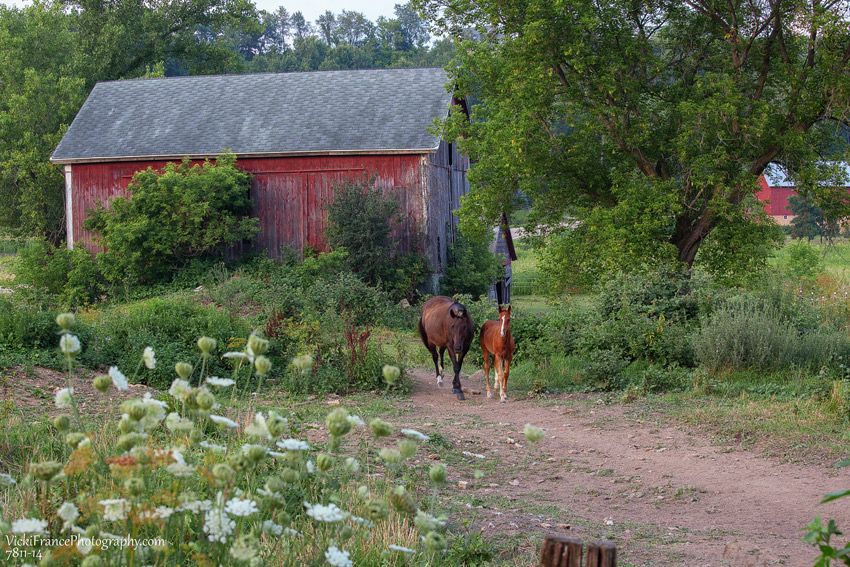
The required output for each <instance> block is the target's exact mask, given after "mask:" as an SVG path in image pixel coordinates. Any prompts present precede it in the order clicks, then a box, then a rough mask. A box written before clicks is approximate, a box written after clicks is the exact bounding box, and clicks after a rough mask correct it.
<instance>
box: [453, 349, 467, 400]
mask: <svg viewBox="0 0 850 567" xmlns="http://www.w3.org/2000/svg"><path fill="white" fill-rule="evenodd" d="M449 358H450V359H451V360H452V368H453V369H454V371H455V377H454V379H453V380H452V394H457V399H459V400H465V399H466V397H465V396H464V395H463V387H462V386H461V385H460V365H461V364H462V362H459V361H458V356H457V354H456V353H455V351H454V349H453V348H450V349H449ZM460 360H461V361H463V354H461V358H460Z"/></svg>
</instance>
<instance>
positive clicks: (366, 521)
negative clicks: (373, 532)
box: [351, 516, 375, 528]
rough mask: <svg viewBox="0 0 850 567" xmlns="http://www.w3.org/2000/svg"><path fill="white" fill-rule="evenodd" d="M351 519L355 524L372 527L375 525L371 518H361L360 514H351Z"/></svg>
mask: <svg viewBox="0 0 850 567" xmlns="http://www.w3.org/2000/svg"><path fill="white" fill-rule="evenodd" d="M351 521H352V522H355V523H357V524H360V525H363V526H366V527H367V528H374V527H375V522H373V521H372V520H369V519H367V518H361V517H360V516H351Z"/></svg>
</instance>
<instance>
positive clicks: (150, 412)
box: [141, 392, 168, 429]
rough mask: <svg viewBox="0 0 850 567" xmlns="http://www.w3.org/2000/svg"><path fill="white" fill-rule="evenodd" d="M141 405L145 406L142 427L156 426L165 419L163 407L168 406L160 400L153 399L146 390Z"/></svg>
mask: <svg viewBox="0 0 850 567" xmlns="http://www.w3.org/2000/svg"><path fill="white" fill-rule="evenodd" d="M142 405H143V406H145V417H143V418H142V420H141V423H142V427H144V428H145V429H154V428H156V427H157V426H158V425H159V424H160V423H162V420H163V419H165V408H166V407H168V404H167V403H165V402H163V401H161V400H155V399H154V398H152V397H151V393H150V392H146V393H145V397H144V398H142Z"/></svg>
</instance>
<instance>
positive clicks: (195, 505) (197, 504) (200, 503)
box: [177, 500, 213, 514]
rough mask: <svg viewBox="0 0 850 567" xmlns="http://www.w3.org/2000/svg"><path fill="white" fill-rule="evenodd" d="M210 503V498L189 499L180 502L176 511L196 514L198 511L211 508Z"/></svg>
mask: <svg viewBox="0 0 850 567" xmlns="http://www.w3.org/2000/svg"><path fill="white" fill-rule="evenodd" d="M212 505H213V503H212V500H191V501H189V502H184V503H183V504H181V505H180V507H179V508H177V511H179V512H191V513H193V514H197V513H198V512H206V511H207V510H210V509H212Z"/></svg>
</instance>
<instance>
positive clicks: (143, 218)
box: [84, 154, 258, 283]
mask: <svg viewBox="0 0 850 567" xmlns="http://www.w3.org/2000/svg"><path fill="white" fill-rule="evenodd" d="M235 164H236V158H235V157H234V156H233V155H232V154H225V155H222V156H219V157H218V158H217V160H216V162H215V163H213V162H210V161H205V162H204V163H203V165H194V166H193V165H191V164H190V162H189V161H188V160H185V161H184V162H183V163H182V164H179V165H178V164H174V163H169V164H168V165H166V166H165V167H164V168H163V169H162V171H160V172H157V171H154V170H153V169H151V168H148V169H147V170H145V171H141V172H138V173H136V174H135V175H134V176H133V181H132V183H131V184H130V187H129V191H130V192H131V195H130V196H129V197H116V198H115V199H114V200H113V201H112V202H111V203H110V208H106V207H105V206H103V204H101V203H98V208H97V210H96V211H94V212H93V213H92V214H91V215H90V216H89V218H88V219H86V221H85V223H84V226H85V227H86V229H88V230H93V231H96V232H98V233H99V234H100V237H99V238H96V239H95V241H96V242H98V243H99V244H101V245H103V246H105V247H106V251H105V252H101V253H99V254H98V260H100V262H101V263H102V266H103V274H104V276H105V277H106V278H107V280H109V281H111V282H113V283H117V282H122V281H127V280H129V281H131V282H134V283H135V282H142V283H150V282H155V281H161V280H167V279H169V278H170V277H171V276H172V275H173V271H175V270H177V269H179V268H181V267H183V266H184V265H185V264H186V262H187V261H188V260H189V259H191V258H193V257H196V256H209V255H221V254H222V253H223V252H224V250H225V248H226V247H227V246H229V245H232V244H235V243H236V242H239V241H240V240H243V239H246V238H250V237H251V236H253V235H254V234H256V233H257V230H258V225H257V222H258V221H257V219H253V218H248V214H249V213H250V209H251V200H250V198H249V196H248V189H249V187H250V176H249V175H248V174H246V173H244V172H243V171H241V170H239V169H238V168H237V167H236V165H235Z"/></svg>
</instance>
